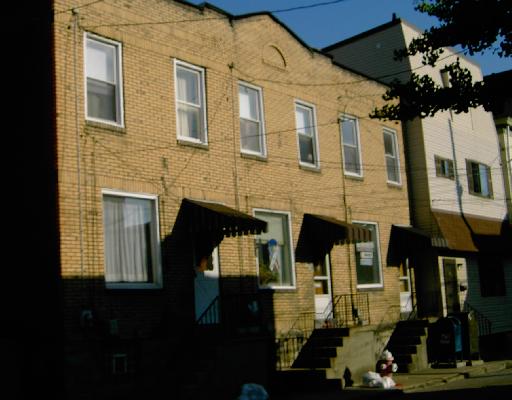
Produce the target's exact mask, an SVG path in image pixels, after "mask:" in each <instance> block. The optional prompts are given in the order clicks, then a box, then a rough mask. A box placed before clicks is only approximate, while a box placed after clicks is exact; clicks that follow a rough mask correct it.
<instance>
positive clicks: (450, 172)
mask: <svg viewBox="0 0 512 400" xmlns="http://www.w3.org/2000/svg"><path fill="white" fill-rule="evenodd" d="M448 177H449V178H450V179H454V178H455V173H454V171H453V161H451V160H449V161H448Z"/></svg>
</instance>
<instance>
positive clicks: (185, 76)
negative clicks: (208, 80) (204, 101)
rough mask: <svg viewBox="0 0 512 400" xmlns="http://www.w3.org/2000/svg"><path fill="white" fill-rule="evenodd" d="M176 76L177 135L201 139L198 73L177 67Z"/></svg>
mask: <svg viewBox="0 0 512 400" xmlns="http://www.w3.org/2000/svg"><path fill="white" fill-rule="evenodd" d="M176 77H177V82H176V84H177V92H178V127H179V135H180V136H186V137H190V138H194V139H201V130H202V128H201V93H200V90H201V89H200V81H199V78H200V75H199V73H198V72H196V71H192V70H188V69H185V68H178V70H177V72H176Z"/></svg>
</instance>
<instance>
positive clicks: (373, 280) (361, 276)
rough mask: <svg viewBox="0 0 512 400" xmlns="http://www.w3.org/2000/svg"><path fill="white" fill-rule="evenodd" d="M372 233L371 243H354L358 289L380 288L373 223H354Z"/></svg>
mask: <svg viewBox="0 0 512 400" xmlns="http://www.w3.org/2000/svg"><path fill="white" fill-rule="evenodd" d="M354 224H355V225H359V226H362V227H363V228H366V229H369V230H370V231H371V232H372V241H371V242H361V243H356V274H357V287H358V288H375V287H382V286H383V283H382V268H381V263H380V248H379V232H378V227H377V224H376V223H374V222H355V221H354Z"/></svg>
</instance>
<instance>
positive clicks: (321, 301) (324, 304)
mask: <svg viewBox="0 0 512 400" xmlns="http://www.w3.org/2000/svg"><path fill="white" fill-rule="evenodd" d="M314 287H315V319H316V320H317V321H322V322H323V321H325V320H326V319H328V318H330V317H331V311H332V309H331V307H332V301H331V300H332V294H331V265H330V262H329V255H328V254H327V255H326V256H325V258H324V259H323V260H322V261H320V262H319V263H318V264H316V265H315V266H314Z"/></svg>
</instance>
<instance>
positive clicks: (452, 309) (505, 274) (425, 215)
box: [324, 18, 512, 334]
mask: <svg viewBox="0 0 512 400" xmlns="http://www.w3.org/2000/svg"><path fill="white" fill-rule="evenodd" d="M420 34H421V31H419V30H418V29H417V28H415V27H414V26H412V25H410V24H409V23H407V22H405V21H403V20H400V19H397V18H393V20H392V21H391V22H389V23H386V24H384V25H381V26H378V27H376V28H374V29H371V30H369V31H367V32H364V33H361V34H359V35H357V36H354V37H352V38H349V39H347V40H344V41H341V42H339V43H336V44H333V45H332V46H329V47H327V48H325V49H324V51H326V52H327V53H329V54H330V55H332V56H333V58H334V60H335V62H337V63H339V64H340V65H345V66H347V67H349V68H352V69H354V70H356V71H360V72H361V73H364V74H366V75H369V76H372V77H374V78H375V79H378V80H379V81H382V82H391V81H392V80H393V79H399V80H406V79H407V78H408V77H409V76H410V74H411V72H412V71H414V72H415V73H417V74H422V73H425V74H429V75H430V76H431V77H432V78H433V79H434V81H435V82H437V83H438V84H439V85H446V84H449V80H448V79H446V78H447V77H446V76H445V74H444V73H443V60H446V61H445V62H446V63H449V62H452V61H453V60H454V59H455V58H457V57H458V58H459V59H460V62H461V65H462V66H463V67H466V68H468V69H469V70H470V71H471V73H472V75H473V77H474V79H475V80H482V74H481V71H480V68H479V67H478V65H476V64H475V63H474V62H472V61H469V60H467V59H466V58H464V57H463V56H461V55H460V54H458V53H456V52H455V51H454V50H452V49H445V52H444V53H443V58H442V59H441V60H440V61H439V66H438V67H435V68H432V67H429V66H423V65H422V63H421V55H417V56H415V57H408V58H405V59H404V60H402V61H397V60H395V58H394V51H395V50H396V49H401V48H405V47H406V46H407V44H408V43H410V41H411V40H412V39H413V38H414V37H417V36H418V35H420ZM404 132H405V133H404V136H405V141H406V154H407V167H408V177H409V186H410V195H411V198H410V204H411V211H412V215H411V218H412V220H413V223H414V226H415V227H416V228H419V229H421V230H422V231H423V232H424V233H426V234H428V235H429V236H431V243H432V245H431V247H430V248H429V249H428V250H427V251H426V255H425V257H422V260H423V262H422V265H420V266H419V267H418V268H415V270H414V273H415V278H416V279H415V285H416V296H417V304H418V311H419V313H420V315H424V316H442V315H447V314H449V313H457V312H459V311H461V310H475V314H476V315H478V317H479V320H480V322H482V324H483V323H484V322H485V321H488V322H490V323H491V324H492V325H491V332H492V333H495V334H504V333H505V332H510V331H512V315H511V314H510V309H511V307H512V268H511V266H512V260H511V253H510V233H507V231H509V229H508V226H509V221H507V208H506V204H505V198H506V194H505V190H504V184H503V174H502V168H501V165H500V154H499V144H498V137H497V135H496V128H495V126H494V124H493V119H492V114H491V113H489V112H485V111H484V109H483V108H477V109H471V110H470V111H469V112H468V113H466V114H455V113H452V112H450V111H446V112H440V113H438V114H436V115H435V116H434V117H431V118H424V119H419V118H418V119H415V120H413V121H408V122H406V123H405V124H404ZM483 328H484V326H483V325H482V330H481V332H480V333H481V334H489V333H490V332H489V331H488V330H487V331H485V330H484V329H483Z"/></svg>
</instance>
